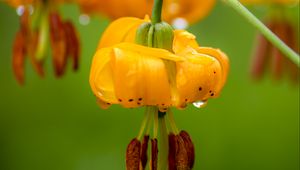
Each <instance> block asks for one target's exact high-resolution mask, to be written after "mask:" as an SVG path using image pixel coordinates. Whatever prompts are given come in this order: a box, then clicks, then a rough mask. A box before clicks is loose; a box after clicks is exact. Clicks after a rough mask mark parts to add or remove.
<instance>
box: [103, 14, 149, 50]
mask: <svg viewBox="0 0 300 170" xmlns="http://www.w3.org/2000/svg"><path fill="white" fill-rule="evenodd" d="M144 22H147V18H145V19H144V20H142V19H139V18H134V17H124V18H120V19H117V20H115V21H114V22H112V23H111V24H110V25H109V26H108V27H107V29H106V30H105V31H104V33H103V35H102V38H101V40H100V42H99V44H98V49H100V48H104V47H110V46H113V45H115V44H118V43H120V42H134V39H135V32H136V29H137V28H138V26H139V25H141V24H142V23H144ZM129 35H130V36H129Z"/></svg>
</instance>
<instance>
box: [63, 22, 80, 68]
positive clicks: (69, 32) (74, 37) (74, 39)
mask: <svg viewBox="0 0 300 170" xmlns="http://www.w3.org/2000/svg"><path fill="white" fill-rule="evenodd" d="M63 27H64V30H65V34H66V41H67V43H66V46H67V52H66V53H67V56H69V57H71V59H72V60H73V70H77V69H78V67H79V51H80V45H79V38H78V34H77V33H76V30H75V28H74V26H73V24H72V23H71V22H70V21H66V22H64V23H63Z"/></svg>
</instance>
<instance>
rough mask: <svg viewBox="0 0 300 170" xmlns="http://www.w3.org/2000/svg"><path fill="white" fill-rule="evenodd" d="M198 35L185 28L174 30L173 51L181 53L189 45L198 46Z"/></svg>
mask: <svg viewBox="0 0 300 170" xmlns="http://www.w3.org/2000/svg"><path fill="white" fill-rule="evenodd" d="M198 46H199V45H198V43H197V41H196V37H195V36H194V35H193V34H191V33H189V32H187V31H185V30H174V40H173V51H174V53H175V54H176V53H179V52H180V51H182V50H186V48H187V47H191V48H197V47H198Z"/></svg>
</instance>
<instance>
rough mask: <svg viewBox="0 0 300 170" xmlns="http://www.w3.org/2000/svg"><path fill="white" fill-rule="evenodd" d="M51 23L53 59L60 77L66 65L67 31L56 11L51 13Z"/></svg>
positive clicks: (56, 72) (56, 73)
mask: <svg viewBox="0 0 300 170" xmlns="http://www.w3.org/2000/svg"><path fill="white" fill-rule="evenodd" d="M49 23H50V39H51V41H50V42H51V43H50V44H51V48H52V61H53V65H54V70H55V75H56V76H58V77H60V76H62V75H63V73H64V72H65V67H66V58H67V52H66V49H67V48H66V47H67V46H66V42H67V40H66V33H65V30H64V27H63V23H62V21H61V18H60V16H59V15H58V13H56V12H51V13H50V15H49Z"/></svg>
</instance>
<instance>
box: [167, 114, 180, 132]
mask: <svg viewBox="0 0 300 170" xmlns="http://www.w3.org/2000/svg"><path fill="white" fill-rule="evenodd" d="M167 115H168V121H169V124H170V126H171V130H172V132H174V133H175V134H178V133H179V131H178V128H177V127H176V123H175V120H174V115H173V113H172V111H171V110H170V109H169V110H168V111H167Z"/></svg>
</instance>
